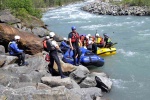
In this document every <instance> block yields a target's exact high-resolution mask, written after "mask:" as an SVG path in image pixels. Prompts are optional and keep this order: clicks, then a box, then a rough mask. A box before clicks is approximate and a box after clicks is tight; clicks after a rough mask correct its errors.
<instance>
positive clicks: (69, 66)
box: [54, 59, 77, 72]
mask: <svg viewBox="0 0 150 100" xmlns="http://www.w3.org/2000/svg"><path fill="white" fill-rule="evenodd" d="M60 62H61V68H62V71H63V72H73V71H74V70H76V69H77V67H76V66H74V65H72V64H69V63H64V62H63V61H62V60H61V59H60ZM54 69H55V70H56V71H57V72H58V67H57V65H56V63H54Z"/></svg>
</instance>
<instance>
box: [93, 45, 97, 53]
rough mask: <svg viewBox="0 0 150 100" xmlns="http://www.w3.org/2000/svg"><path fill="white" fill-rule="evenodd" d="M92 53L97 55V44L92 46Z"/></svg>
mask: <svg viewBox="0 0 150 100" xmlns="http://www.w3.org/2000/svg"><path fill="white" fill-rule="evenodd" d="M92 51H93V53H95V54H96V52H97V46H96V44H95V43H94V44H92Z"/></svg>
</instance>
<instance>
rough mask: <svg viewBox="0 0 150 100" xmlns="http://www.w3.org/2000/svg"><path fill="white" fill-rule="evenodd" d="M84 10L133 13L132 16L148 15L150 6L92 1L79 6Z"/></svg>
mask: <svg viewBox="0 0 150 100" xmlns="http://www.w3.org/2000/svg"><path fill="white" fill-rule="evenodd" d="M81 9H82V10H84V11H87V12H90V13H93V14H97V15H114V16H122V15H134V16H149V15H150V8H149V7H147V6H143V7H139V6H127V5H114V4H111V3H108V2H101V1H97V2H93V3H90V4H88V5H86V6H84V7H82V8H81Z"/></svg>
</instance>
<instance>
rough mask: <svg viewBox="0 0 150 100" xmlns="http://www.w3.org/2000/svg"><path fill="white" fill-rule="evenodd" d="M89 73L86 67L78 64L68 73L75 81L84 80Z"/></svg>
mask: <svg viewBox="0 0 150 100" xmlns="http://www.w3.org/2000/svg"><path fill="white" fill-rule="evenodd" d="M89 73H90V71H89V70H88V69H87V68H86V67H84V66H82V65H80V66H78V67H77V69H76V70H75V71H73V72H72V73H70V75H69V76H70V77H71V78H72V79H74V80H75V81H76V82H77V83H80V82H81V81H82V80H84V79H85V78H86V77H87V75H88V74H89Z"/></svg>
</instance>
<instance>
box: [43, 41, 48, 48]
mask: <svg viewBox="0 0 150 100" xmlns="http://www.w3.org/2000/svg"><path fill="white" fill-rule="evenodd" d="M46 41H47V40H43V48H45V49H47V45H46Z"/></svg>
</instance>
